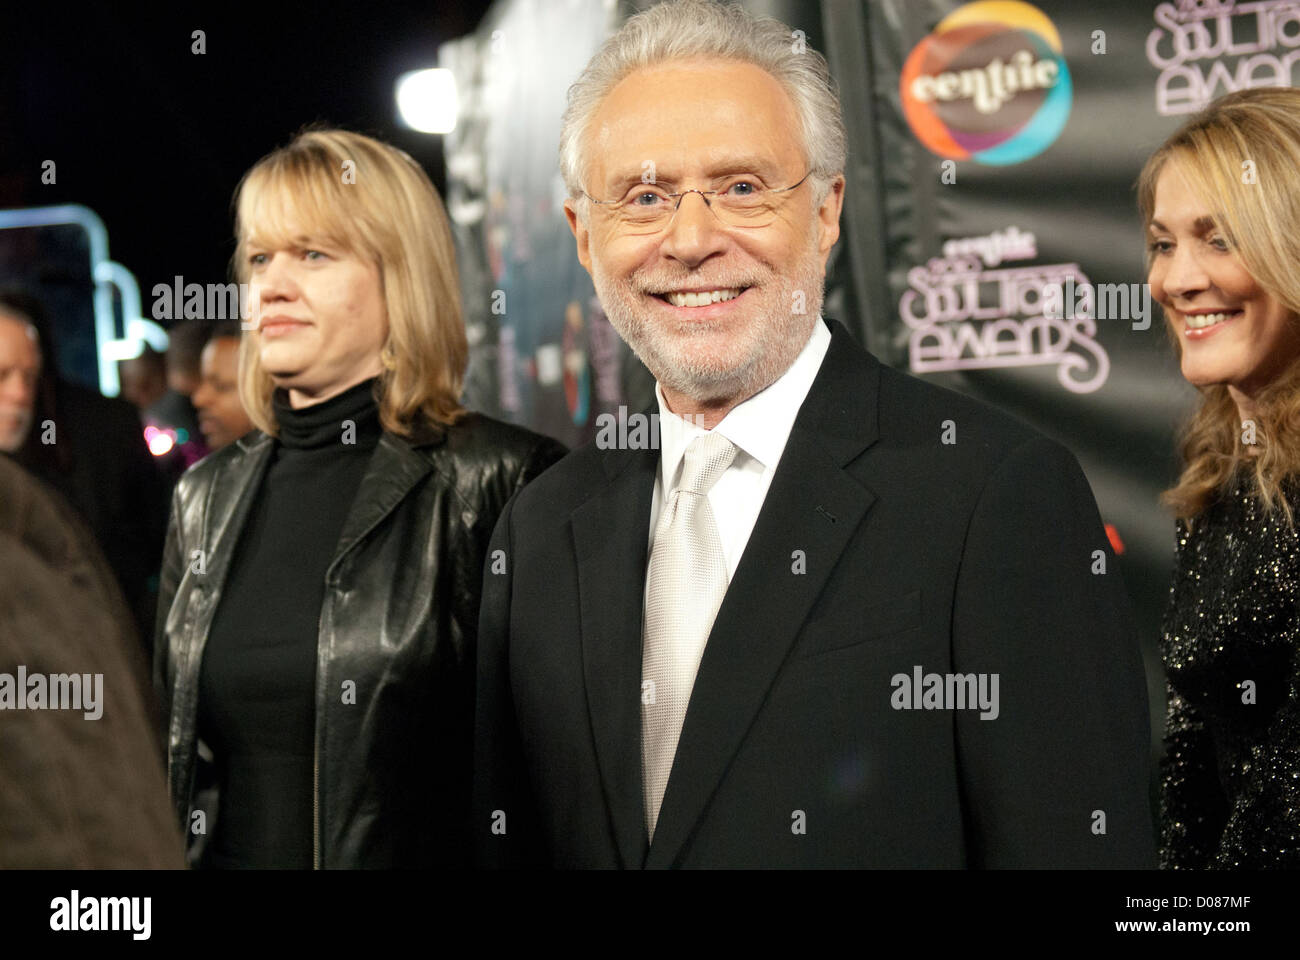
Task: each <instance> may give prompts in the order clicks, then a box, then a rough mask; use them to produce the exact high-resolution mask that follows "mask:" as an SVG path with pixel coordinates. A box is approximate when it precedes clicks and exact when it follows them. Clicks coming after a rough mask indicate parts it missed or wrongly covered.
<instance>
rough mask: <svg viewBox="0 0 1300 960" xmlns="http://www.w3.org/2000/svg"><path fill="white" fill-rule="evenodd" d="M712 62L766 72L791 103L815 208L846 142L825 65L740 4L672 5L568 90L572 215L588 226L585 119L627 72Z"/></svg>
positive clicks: (647, 17) (563, 132)
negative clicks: (575, 210)
mask: <svg viewBox="0 0 1300 960" xmlns="http://www.w3.org/2000/svg"><path fill="white" fill-rule="evenodd" d="M695 57H710V58H717V59H721V60H737V61H741V62H743V63H751V64H753V65H754V66H756V67H759V68H761V69H763V70H766V71H767V72H768V73H769V74H771V75H772V77H773V78H774V79H775V80H776V81H777V82H778V83H780V84H781V86H782V87H783V88H784V89H785V91H786V93H787V94H789V96H790V99H791V100H792V101H793V102H794V107H795V112H796V114H797V115H798V117H799V127H800V130H801V132H802V133H803V152H804V157H805V159H806V160H807V162H808V170H809V172H810V175H811V179H812V182H813V184H814V189H813V201H814V206H820V205H821V203H822V201H823V200H824V199H825V198H826V193H827V191H828V190H829V189H830V185H831V182H832V181H833V180H834V179H835V178H836V177H837V176H839V175H840V174H842V173H843V172H844V164H845V159H846V157H847V154H848V136H847V135H846V134H845V132H844V120H843V118H842V117H841V114H840V100H839V95H838V93H837V91H836V86H835V81H834V79H833V78H832V77H831V74H830V69H829V67H828V66H827V64H826V58H825V57H823V56H822V55H821V54H820V53H818V52H817V51H816V50H814V49H812V48H811V47H809V46H807V44H806V42H805V41H804V40H803V39H802V35H801V34H798V33H796V32H795V31H792V30H791V29H790V28H789V27H788V26H786V25H785V24H784V23H781V22H780V21H779V20H774V19H772V18H770V17H762V18H759V17H755V16H753V15H752V14H750V13H749V12H748V11H747V10H745V9H744V8H743V7H741V6H740V4H738V3H731V4H728V5H726V6H722V5H721V4H717V3H712V2H710V0H670V2H667V3H661V4H658V5H656V6H653V7H650V8H649V9H648V10H643V11H642V12H641V13H638V14H636V15H635V16H633V17H631V18H630V19H629V20H628V21H627V23H625V24H623V26H622V27H621V28H620V29H619V30H618V32H617V33H615V34H614V35H613V36H611V37H610V38H609V39H607V40H606V41H605V42H604V44H602V45H601V48H600V49H599V50H598V51H596V55H595V56H594V57H592V58H591V61H590V62H589V63H588V64H587V67H586V69H584V70H583V71H582V73H581V75H579V77H578V79H577V80H575V81H574V82H573V85H572V86H570V87H569V93H568V105H567V106H566V107H565V110H564V118H563V120H562V122H561V126H560V175H561V176H562V177H563V178H564V186H565V188H566V189H567V190H568V192H569V197H570V198H572V199H574V200H576V201H577V205H578V214H579V216H580V217H581V218H582V219H583V220H584V221H585V220H586V219H587V211H588V206H589V205H588V203H587V200H586V198H585V196H584V195H583V183H584V182H585V181H586V178H587V173H588V163H587V160H586V158H585V157H584V156H583V155H582V144H583V142H584V140H585V139H586V135H587V128H588V126H589V125H590V123H591V118H592V116H593V115H594V114H595V112H596V109H597V108H598V107H599V106H600V103H601V101H602V100H604V99H605V97H606V96H607V95H608V94H609V92H610V91H611V90H613V89H614V87H615V86H616V85H617V84H618V83H619V81H620V80H622V79H623V78H624V77H626V76H627V75H628V74H629V73H631V72H632V71H634V70H637V69H639V68H641V67H648V66H653V65H655V64H659V63H664V62H666V61H670V60H685V59H691V58H695Z"/></svg>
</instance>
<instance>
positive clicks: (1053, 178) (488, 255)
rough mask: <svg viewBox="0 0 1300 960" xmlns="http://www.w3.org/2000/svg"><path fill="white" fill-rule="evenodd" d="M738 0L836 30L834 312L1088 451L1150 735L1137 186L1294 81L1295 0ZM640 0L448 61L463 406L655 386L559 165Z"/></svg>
mask: <svg viewBox="0 0 1300 960" xmlns="http://www.w3.org/2000/svg"><path fill="white" fill-rule="evenodd" d="M746 5H747V6H748V7H749V8H750V9H752V10H753V11H754V12H756V13H760V14H770V15H774V16H777V17H779V18H780V19H782V20H783V21H785V22H786V23H788V24H789V25H790V26H791V28H792V31H793V32H792V43H796V44H798V43H806V44H808V45H810V46H811V47H813V48H814V49H819V50H821V51H822V52H823V53H824V54H825V55H826V57H827V58H828V60H829V62H830V65H831V69H832V72H833V73H834V75H835V77H836V80H837V82H838V83H839V85H840V93H841V97H842V101H843V107H844V119H845V124H846V126H847V128H848V132H849V138H850V156H849V165H848V169H847V170H846V176H847V181H848V184H847V193H846V201H845V211H844V227H845V230H844V232H843V234H842V238H841V242H840V244H839V246H838V247H837V251H836V256H835V258H834V260H833V263H832V268H831V270H830V273H829V276H828V282H827V305H826V308H825V313H826V314H827V315H828V316H833V317H836V318H838V319H840V320H843V321H844V322H845V323H846V325H848V326H849V328H850V329H852V330H853V331H855V332H856V333H857V334H858V335H859V336H860V338H861V340H862V342H863V344H864V345H865V346H866V347H867V348H868V349H870V350H871V351H873V352H874V353H875V354H876V355H877V356H879V357H880V358H881V359H882V360H883V361H885V362H887V363H889V364H892V365H894V366H896V367H898V368H900V369H903V370H906V371H909V372H911V373H913V374H915V375H917V376H920V377H923V378H926V379H929V380H932V381H934V382H936V383H939V384H942V385H944V386H947V387H950V388H953V389H956V390H960V391H962V392H965V393H968V394H971V395H974V396H976V397H979V398H981V399H984V400H986V401H988V402H990V403H992V404H995V405H997V406H999V407H1001V408H1003V409H1005V410H1007V411H1009V412H1011V413H1012V414H1014V415H1016V416H1018V417H1020V418H1022V419H1023V420H1026V421H1028V422H1029V423H1032V424H1033V425H1034V426H1036V427H1037V428H1039V429H1040V430H1042V431H1044V432H1045V433H1047V434H1049V435H1050V436H1052V437H1055V438H1056V439H1058V440H1060V441H1061V442H1062V443H1064V444H1065V445H1066V446H1067V447H1069V448H1070V449H1071V450H1072V451H1073V452H1074V453H1075V455H1076V456H1077V457H1078V458H1079V461H1080V463H1081V464H1082V465H1083V468H1084V470H1085V472H1086V474H1087V476H1088V479H1089V481H1090V482H1091V484H1092V488H1093V491H1094V492H1095V494H1096V497H1097V501H1098V504H1099V507H1100V510H1101V514H1102V518H1103V520H1104V522H1105V523H1106V525H1107V528H1108V532H1109V534H1110V536H1111V540H1112V543H1113V544H1114V546H1115V548H1116V550H1117V552H1118V553H1119V554H1120V556H1121V565H1122V566H1121V573H1122V576H1123V577H1124V578H1125V582H1126V584H1127V585H1128V588H1129V592H1130V594H1131V596H1132V597H1133V599H1134V603H1135V608H1136V612H1137V615H1138V621H1139V624H1140V628H1141V630H1142V639H1143V644H1144V649H1145V653H1146V655H1147V658H1148V664H1149V666H1150V667H1151V669H1149V670H1148V676H1149V677H1150V681H1151V694H1152V712H1153V721H1154V722H1153V730H1155V731H1157V732H1158V730H1159V727H1160V714H1161V712H1162V709H1163V699H1164V691H1163V684H1162V683H1161V676H1162V674H1161V671H1160V670H1159V668H1158V658H1157V655H1156V640H1157V636H1158V630H1159V623H1160V615H1161V610H1162V607H1163V604H1164V600H1165V597H1166V594H1167V591H1168V586H1169V576H1170V568H1171V564H1172V558H1173V546H1174V533H1173V520H1172V518H1171V516H1170V515H1169V514H1168V513H1166V512H1165V511H1164V510H1163V509H1162V508H1161V507H1160V505H1159V503H1158V497H1159V494H1160V492H1161V491H1162V490H1163V489H1165V488H1167V487H1168V486H1169V485H1170V484H1171V482H1172V481H1173V479H1174V478H1175V477H1176V475H1177V471H1178V459H1177V453H1176V445H1177V430H1178V427H1179V425H1180V424H1181V422H1182V421H1183V420H1184V419H1185V417H1186V416H1187V414H1188V413H1189V412H1190V410H1191V407H1192V405H1193V403H1194V402H1195V398H1196V393H1195V391H1194V390H1193V389H1191V388H1190V387H1189V386H1188V385H1187V384H1186V383H1185V382H1184V381H1183V380H1182V378H1181V377H1180V376H1179V373H1178V367H1177V363H1176V361H1175V359H1174V353H1173V348H1172V345H1171V343H1170V341H1169V339H1168V336H1167V334H1166V332H1165V329H1164V326H1163V322H1162V320H1161V318H1160V316H1159V312H1158V308H1157V307H1156V306H1155V305H1154V304H1153V303H1151V302H1150V300H1149V297H1148V296H1147V292H1146V290H1145V289H1144V287H1143V286H1142V284H1143V281H1144V279H1145V276H1144V274H1145V263H1144V240H1143V235H1142V230H1141V225H1140V224H1139V222H1138V215H1137V209H1136V197H1135V191H1134V184H1135V180H1136V178H1137V175H1138V172H1139V170H1140V169H1141V166H1142V163H1143V161H1144V160H1145V159H1146V157H1147V156H1148V155H1149V154H1150V153H1151V151H1152V150H1153V149H1154V148H1155V147H1156V146H1158V145H1159V143H1160V142H1161V141H1162V140H1163V139H1164V138H1165V137H1166V136H1167V135H1168V134H1169V133H1170V132H1171V131H1172V130H1173V129H1174V128H1175V127H1176V126H1177V125H1178V124H1179V123H1180V122H1181V121H1182V120H1184V119H1185V118H1186V117H1187V115H1188V114H1189V113H1191V112H1194V111H1195V110H1196V109H1198V108H1200V107H1201V106H1203V105H1205V104H1206V103H1208V102H1209V101H1210V100H1211V99H1213V98H1214V97H1215V96H1218V95H1221V94H1223V93H1226V92H1228V91H1231V90H1236V89H1241V88H1244V87H1249V86H1263V85H1290V84H1293V83H1295V76H1296V61H1297V59H1300V5H1298V4H1297V3H1296V2H1294V0H1262V2H1249V3H1234V2H1232V0H1224V2H1218V0H1180V2H1177V3H1172V2H1159V3H1156V2H1150V0H1090V2H1088V3H1078V2H1074V0H1039V2H1037V3H1035V4H1032V5H1031V4H1028V3H1019V2H975V3H966V4H962V3H958V2H952V0H827V2H825V3H820V4H819V3H815V2H804V3H800V2H787V3H749V4H746ZM640 6H645V4H638V5H631V6H617V7H616V6H614V5H612V4H610V3H603V2H597V0H554V2H537V0H502V2H501V3H499V4H497V5H496V6H495V7H494V8H493V9H492V11H491V12H490V13H489V15H488V16H487V17H486V18H485V20H484V22H483V24H482V25H481V27H480V29H479V31H478V33H477V34H476V35H475V36H472V37H468V38H465V39H463V40H460V41H457V42H455V43H453V44H449V45H448V46H447V47H445V48H444V49H443V51H442V56H441V58H440V59H441V60H442V63H443V65H444V66H450V67H451V68H452V69H454V70H455V71H456V72H457V77H458V81H459V82H460V84H461V90H462V97H463V100H464V103H465V104H466V106H467V112H466V113H465V114H464V115H463V119H462V123H461V125H460V126H459V127H458V128H457V130H456V132H455V133H454V134H453V135H451V136H450V137H449V138H448V151H449V153H448V156H449V188H448V192H449V203H450V206H451V210H452V215H453V219H454V220H455V223H456V231H457V237H458V242H459V244H460V253H461V257H462V260H461V263H462V267H463V271H464V289H465V297H466V303H467V310H468V315H469V318H470V322H471V332H472V336H473V338H474V341H475V351H474V361H473V364H474V367H473V376H472V394H471V398H472V400H473V401H474V402H475V403H476V404H477V405H479V406H481V407H482V408H484V409H488V410H491V411H493V412H496V413H498V414H500V415H504V416H508V417H512V418H514V419H517V420H520V421H522V422H526V423H529V424H530V425H532V426H533V427H535V428H537V429H540V430H543V431H545V432H548V433H551V434H553V435H555V436H557V437H560V438H561V439H563V440H564V441H565V442H567V443H570V444H576V443H581V442H584V441H585V440H587V439H590V437H591V436H592V433H593V419H594V416H595V415H596V414H597V413H599V412H602V411H605V410H612V409H614V408H616V407H617V405H618V404H621V403H626V404H628V405H629V406H631V407H632V408H633V409H639V408H640V407H641V406H642V405H644V404H645V403H646V402H648V401H649V399H650V398H651V396H652V394H651V389H652V386H653V381H652V380H650V378H649V377H648V375H647V374H646V373H645V371H644V369H643V368H641V367H640V365H639V364H638V363H637V362H636V361H635V358H633V357H630V356H629V354H628V351H627V350H626V348H625V347H624V346H623V344H622V342H621V341H620V340H619V339H618V337H617V336H616V335H614V333H613V331H612V329H611V328H610V326H609V323H608V321H607V320H606V319H605V317H604V314H603V313H602V312H601V310H600V306H599V304H598V303H597V302H596V300H595V298H594V294H593V291H592V287H591V284H590V281H589V280H588V278H587V276H586V274H585V272H584V271H583V270H582V268H581V266H580V265H579V264H578V261H577V258H576V256H575V253H574V247H573V241H572V237H571V235H570V233H569V230H568V228H567V226H566V225H565V222H564V217H563V212H562V210H561V207H560V204H561V201H562V200H563V195H564V193H563V189H562V186H561V183H560V178H559V173H558V169H557V166H556V148H557V141H558V130H559V119H560V113H561V111H562V109H563V104H564V91H565V89H566V88H567V86H568V84H569V83H570V82H572V80H573V79H574V77H575V76H576V75H577V73H578V71H579V70H580V69H581V67H582V65H583V63H585V61H586V59H587V58H588V56H590V54H591V52H592V51H594V50H595V48H596V47H597V46H598V44H599V42H600V40H601V39H602V38H603V37H605V36H607V35H608V33H609V32H611V31H612V30H613V29H615V28H616V27H617V25H618V23H619V22H621V20H622V19H624V18H625V17H626V16H628V15H630V14H631V13H632V12H635V10H636V9H637V8H638V7H640ZM940 429H941V426H940V424H937V423H936V424H935V431H936V435H938V433H939V431H940ZM958 442H960V438H959V440H958ZM1007 601H1008V602H1009V603H1014V602H1015V598H1014V597H1008V598H1007ZM1051 639H1052V638H1050V637H1044V638H1043V640H1044V645H1045V648H1048V647H1050V644H1051Z"/></svg>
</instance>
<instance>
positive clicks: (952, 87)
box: [898, 0, 1074, 166]
mask: <svg viewBox="0 0 1300 960" xmlns="http://www.w3.org/2000/svg"><path fill="white" fill-rule="evenodd" d="M898 86H899V97H900V99H901V100H902V102H903V114H904V115H905V116H906V117H907V122H908V123H909V124H910V125H911V127H912V132H913V133H915V134H916V137H917V139H918V140H920V141H921V142H922V143H923V144H925V145H926V147H928V148H929V149H930V150H931V151H932V152H933V153H937V154H938V155H939V156H941V157H948V158H950V159H953V160H974V161H976V162H978V163H985V164H990V165H994V166H1005V165H1007V164H1011V163H1020V162H1021V161H1022V160H1028V159H1029V158H1030V157H1035V156H1037V155H1038V154H1040V153H1042V152H1043V151H1044V150H1046V149H1047V148H1048V147H1050V146H1051V145H1052V143H1053V142H1054V141H1055V140H1056V138H1057V137H1058V136H1060V134H1061V131H1062V130H1063V129H1065V122H1066V120H1067V119H1068V118H1069V116H1070V104H1071V103H1072V102H1073V99H1074V94H1073V87H1072V85H1071V83H1070V70H1069V68H1068V67H1067V66H1066V65H1065V57H1064V56H1063V54H1062V51H1061V37H1060V34H1058V33H1057V32H1056V27H1055V26H1054V25H1053V24H1052V21H1051V20H1049V19H1047V16H1046V15H1045V14H1044V13H1043V12H1042V11H1041V10H1039V9H1038V8H1037V7H1035V6H1032V5H1030V4H1028V3H1021V2H1019V0H979V2H977V3H968V4H966V5H965V6H963V7H959V8H957V9H956V10H954V11H953V12H952V13H950V14H949V15H948V16H946V17H944V18H943V20H941V21H940V22H939V25H938V26H937V27H935V28H934V32H933V33H931V34H930V35H929V36H927V37H926V38H925V39H924V40H922V41H921V42H920V43H918V44H917V45H916V47H915V48H913V50H912V52H911V53H910V54H909V55H908V57H907V62H906V63H905V64H903V74H902V76H901V77H900V78H899V84H898Z"/></svg>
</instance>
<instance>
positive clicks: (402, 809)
mask: <svg viewBox="0 0 1300 960" xmlns="http://www.w3.org/2000/svg"><path fill="white" fill-rule="evenodd" d="M345 165H347V166H351V167H352V168H353V169H355V171H356V178H355V183H351V182H346V183H345V182H343V180H342V179H341V178H340V177H339V174H338V171H339V170H341V169H344V168H345ZM236 211H237V212H236V224H235V235H236V250H235V259H234V264H233V265H234V273H235V275H236V279H237V280H238V281H239V282H240V283H253V284H256V287H257V290H258V297H259V303H258V306H259V307H260V312H259V313H258V316H259V326H258V328H257V329H256V330H255V331H250V332H248V333H247V334H245V336H246V337H247V341H246V343H245V344H244V348H243V350H242V353H241V356H240V392H241V395H242V398H243V401H244V405H245V408H246V409H247V410H248V412H249V415H250V416H251V417H252V420H253V422H254V423H255V424H256V425H257V427H258V429H257V430H255V431H253V432H252V433H250V434H248V435H247V436H244V437H241V438H240V439H239V440H237V441H236V442H234V443H231V444H229V445H228V446H226V447H224V448H222V449H221V450H219V451H218V452H217V453H215V454H213V455H212V456H210V457H208V458H207V459H205V460H203V461H202V462H200V463H199V464H198V465H196V466H195V467H194V468H193V469H191V470H190V471H189V472H188V473H186V474H185V475H184V476H183V477H182V478H181V481H180V483H179V484H178V485H177V487H176V493H175V496H174V498H173V504H172V514H171V525H170V529H169V532H168V537H167V548H166V556H165V559H164V563H163V574H162V591H161V598H160V602H159V619H158V629H157V640H156V643H155V649H156V658H155V664H154V683H155V686H156V689H157V690H158V692H159V696H160V699H161V700H162V705H163V710H164V713H165V715H166V716H167V718H168V724H167V729H168V742H167V757H168V775H169V784H170V788H171V794H172V802H173V803H174V805H175V815H176V818H177V821H178V822H179V823H182V824H185V823H188V822H189V821H190V811H191V810H192V809H193V808H194V804H195V803H201V802H202V799H201V798H200V797H199V796H198V795H197V794H196V785H197V784H199V783H201V774H199V773H198V772H197V771H198V762H197V760H198V757H199V754H200V746H199V745H200V742H201V743H203V744H204V745H206V746H207V747H208V748H210V750H211V755H212V757H213V763H214V765H215V768H216V771H215V781H216V784H217V802H216V808H217V811H218V812H217V814H216V816H215V817H212V818H209V819H208V832H207V834H206V835H204V836H203V837H198V836H195V835H191V839H192V840H193V842H194V844H193V847H192V849H191V858H192V860H194V861H195V862H198V863H199V864H201V865H203V866H211V867H221V868H236V867H253V868H259V867H271V868H304V869H305V868H393V867H434V866H444V867H457V866H459V867H463V866H467V865H468V862H469V850H468V847H469V825H468V815H469V797H470V783H471V775H472V768H471V753H472V726H473V710H474V658H475V649H476V631H477V622H478V607H479V596H480V593H481V590H482V584H483V565H484V561H485V560H486V558H487V553H486V551H487V543H488V538H489V537H490V535H491V532H492V527H493V524H494V523H495V522H496V518H497V516H498V515H499V514H500V512H501V510H502V509H503V508H504V506H505V504H506V502H507V501H508V500H509V499H510V497H511V496H513V494H514V493H515V492H516V491H517V490H519V489H520V488H522V487H524V485H525V484H527V483H529V482H530V481H531V480H532V479H533V478H534V477H536V476H537V475H539V474H540V473H541V472H542V471H544V470H545V469H546V468H547V467H548V466H549V465H550V464H552V463H553V462H554V461H556V460H557V459H559V458H560V457H561V456H563V454H564V452H565V450H564V447H562V446H561V445H560V444H558V443H556V442H555V441H554V440H551V439H550V438H547V437H542V436H539V435H538V434H535V433H532V432H530V431H528V430H524V429H523V428H520V427H516V426H512V425H510V424H506V423H502V422H500V421H497V420H493V419H491V418H489V417H485V416H482V415H480V414H476V413H473V412H470V411H467V410H465V409H464V408H463V407H462V406H461V404H460V399H459V398H460V395H461V388H462V383H463V378H464V373H465V365H466V359H467V353H468V345H467V342H466V337H465V326H464V321H463V319H462V313H461V305H460V294H459V285H458V281H457V277H456V261H455V250H454V247H453V245H452V239H451V231H450V228H449V226H448V224H447V217H446V213H445V212H444V210H443V206H442V202H441V200H440V199H439V198H438V194H437V192H436V191H435V190H434V188H433V184H432V183H430V182H429V178H428V176H427V175H426V174H425V173H424V171H423V170H422V169H421V168H420V166H419V165H418V164H417V163H416V162H415V161H414V160H412V159H411V158H410V157H409V156H408V155H407V154H405V153H403V152H402V151H400V150H398V149H396V148H394V147H392V146H389V145H388V144H384V143H381V142H379V141H377V140H374V139H372V138H370V137H365V136H361V135H359V134H354V133H348V132H345V131H340V130H314V131H309V132H306V133H302V134H300V135H299V136H298V137H296V138H295V139H294V140H293V142H291V143H290V144H289V145H288V146H286V147H283V148H281V149H278V150H276V151H274V152H272V153H270V154H269V155H267V156H266V157H264V158H262V159H261V160H260V161H258V162H257V163H256V164H255V165H254V166H253V168H252V169H251V170H249V172H248V173H247V174H246V175H245V176H244V179H243V180H242V181H241V183H240V185H239V188H238V191H237V195H236Z"/></svg>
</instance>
